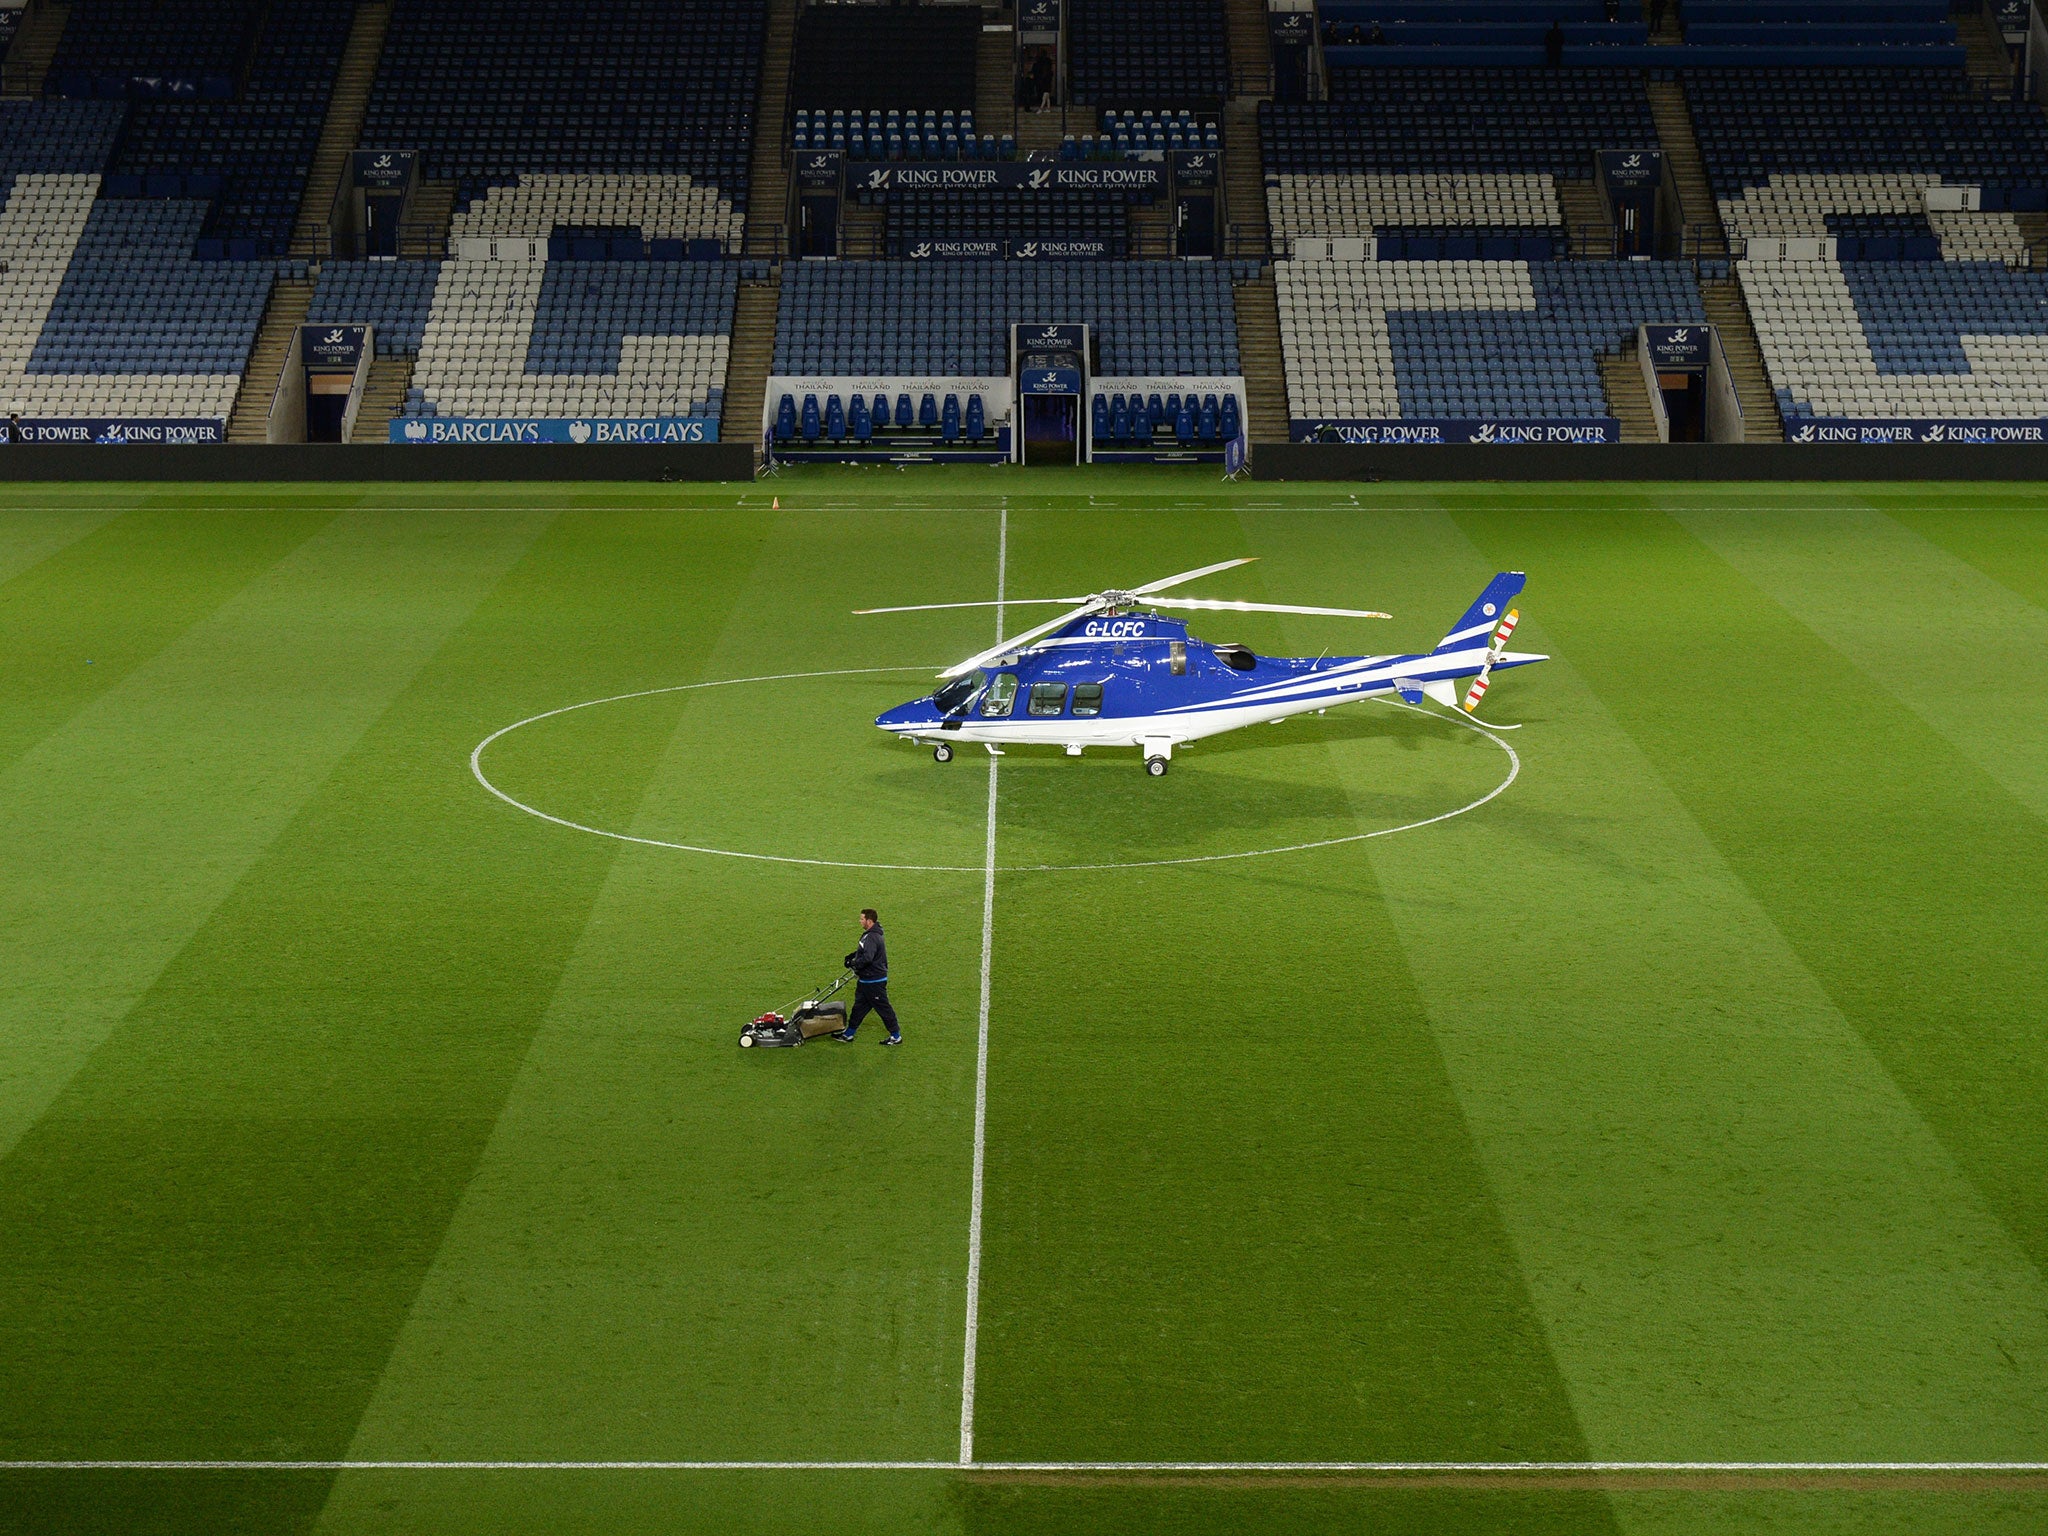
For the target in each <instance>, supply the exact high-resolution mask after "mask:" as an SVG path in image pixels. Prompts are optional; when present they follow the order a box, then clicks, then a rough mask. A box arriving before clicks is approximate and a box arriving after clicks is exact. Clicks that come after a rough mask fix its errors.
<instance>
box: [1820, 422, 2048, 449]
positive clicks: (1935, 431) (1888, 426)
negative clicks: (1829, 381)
mask: <svg viewBox="0 0 2048 1536" xmlns="http://www.w3.org/2000/svg"><path fill="white" fill-rule="evenodd" d="M1785 441H1786V442H1788V443H1857V444H1865V445H1870V444H1883V443H1963V444H1971V443H1980V444H1989V443H2048V421H1914V420H1910V419H1893V420H1885V421H1855V420H1848V419H1845V418H1841V417H1821V418H1818V419H1814V418H1809V419H1807V420H1804V421H1800V420H1794V421H1788V422H1786V423H1785Z"/></svg>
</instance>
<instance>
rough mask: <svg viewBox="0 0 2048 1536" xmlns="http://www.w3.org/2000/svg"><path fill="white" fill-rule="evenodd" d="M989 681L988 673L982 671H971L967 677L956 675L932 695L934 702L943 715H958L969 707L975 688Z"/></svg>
mask: <svg viewBox="0 0 2048 1536" xmlns="http://www.w3.org/2000/svg"><path fill="white" fill-rule="evenodd" d="M987 681H988V674H987V673H986V672H981V671H974V672H970V673H968V674H967V675H966V676H965V677H956V678H954V679H953V681H951V682H950V683H948V684H946V686H945V687H943V688H941V689H940V690H939V691H938V692H937V693H935V694H933V695H932V703H933V704H934V705H936V706H937V708H938V711H939V713H940V714H942V715H957V714H959V713H960V712H961V711H962V710H964V709H966V708H967V701H968V700H969V699H971V698H973V697H974V694H975V690H977V689H978V688H980V687H981V685H982V684H983V683H985V682H987Z"/></svg>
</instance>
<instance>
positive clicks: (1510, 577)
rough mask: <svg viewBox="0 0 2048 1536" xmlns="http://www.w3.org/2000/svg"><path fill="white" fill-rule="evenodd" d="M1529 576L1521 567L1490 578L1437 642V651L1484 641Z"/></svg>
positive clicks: (1466, 647)
mask: <svg viewBox="0 0 2048 1536" xmlns="http://www.w3.org/2000/svg"><path fill="white" fill-rule="evenodd" d="M1527 580H1528V578H1527V577H1526V576H1524V575H1523V574H1522V573H1521V572H1520V571H1502V572H1501V573H1500V574H1499V575H1498V576H1496V577H1494V578H1493V580H1491V581H1489V582H1488V583H1487V584H1486V590H1485V591H1484V592H1482V593H1480V594H1479V596H1478V597H1477V598H1476V599H1475V600H1474V601H1473V604H1472V606H1471V607H1470V608H1467V609H1466V610H1465V616H1464V617H1463V618H1461V619H1459V620H1458V622H1457V623H1455V624H1453V625H1452V626H1451V632H1450V633H1449V634H1447V635H1445V636H1444V637H1443V639H1441V640H1439V641H1438V642H1437V646H1436V652H1435V654H1436V655H1439V656H1441V655H1443V654H1444V653H1445V652H1446V651H1467V650H1470V649H1472V647H1473V646H1475V645H1483V644H1484V643H1485V641H1486V636H1487V635H1488V633H1489V632H1491V630H1492V629H1493V626H1494V624H1495V623H1496V622H1497V621H1498V620H1499V618H1500V616H1501V615H1502V614H1503V613H1505V612H1506V611H1507V606H1508V604H1509V603H1511V602H1513V601H1514V600H1515V596H1516V594H1517V593H1519V592H1520V591H1521V590H1522V586H1523V583H1524V582H1526V581H1527Z"/></svg>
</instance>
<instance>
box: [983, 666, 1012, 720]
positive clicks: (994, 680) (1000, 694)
mask: <svg viewBox="0 0 2048 1536" xmlns="http://www.w3.org/2000/svg"><path fill="white" fill-rule="evenodd" d="M1016 707H1017V674H1016V673H1014V672H998V673H996V675H995V676H994V677H991V678H990V679H989V680H988V691H987V692H985V693H984V694H982V696H981V712H982V714H983V715H984V716H985V717H986V718H988V719H990V720H1007V719H1009V717H1010V711H1011V710H1013V709H1015V708H1016Z"/></svg>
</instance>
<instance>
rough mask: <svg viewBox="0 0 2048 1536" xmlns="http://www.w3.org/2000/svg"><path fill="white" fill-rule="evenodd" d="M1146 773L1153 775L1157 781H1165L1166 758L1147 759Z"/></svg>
mask: <svg viewBox="0 0 2048 1536" xmlns="http://www.w3.org/2000/svg"><path fill="white" fill-rule="evenodd" d="M1145 771H1146V772H1147V773H1149V774H1151V775H1152V777H1153V778H1155V779H1163V778H1165V777H1166V759H1165V758H1163V757H1148V758H1146V759H1145Z"/></svg>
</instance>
